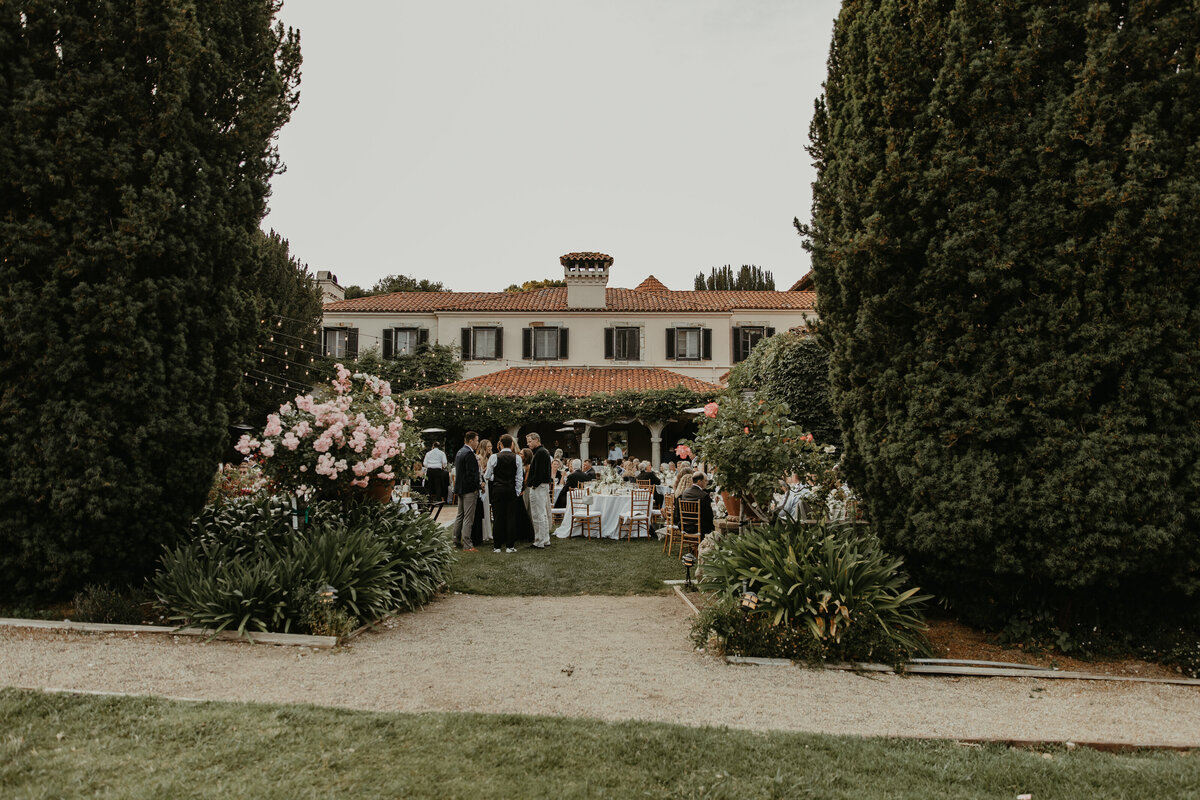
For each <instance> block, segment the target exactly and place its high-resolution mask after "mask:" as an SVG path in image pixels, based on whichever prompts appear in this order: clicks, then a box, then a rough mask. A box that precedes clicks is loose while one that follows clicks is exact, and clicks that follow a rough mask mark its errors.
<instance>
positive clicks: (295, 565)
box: [152, 498, 453, 633]
mask: <svg viewBox="0 0 1200 800" xmlns="http://www.w3.org/2000/svg"><path fill="white" fill-rule="evenodd" d="M309 516H310V519H311V520H312V521H311V523H310V524H309V525H307V527H305V528H304V529H303V530H300V531H296V530H293V528H292V516H291V509H290V508H289V507H288V506H286V505H285V504H284V501H283V500H282V499H279V498H265V499H255V498H247V499H246V500H240V501H239V500H234V501H231V502H228V503H225V504H222V505H220V506H213V507H208V508H206V509H205V511H204V513H203V514H201V515H200V516H199V517H197V519H196V520H195V522H194V523H193V538H192V541H191V542H189V543H188V544H185V545H181V546H179V547H177V548H175V549H173V550H170V551H168V552H166V553H165V554H164V555H163V557H162V560H161V568H160V569H159V572H158V573H157V574H156V575H155V577H154V580H153V582H152V585H153V588H154V591H155V593H156V595H157V596H158V598H159V602H160V603H161V604H162V605H163V606H164V607H165V608H167V609H169V610H170V613H171V617H170V618H171V619H172V620H174V621H177V622H180V623H183V624H190V625H199V626H202V627H207V628H212V629H215V630H225V629H226V628H231V629H234V630H237V631H238V632H239V633H244V632H245V631H246V630H252V631H282V632H289V631H292V630H303V631H309V632H311V631H312V630H313V628H312V625H313V624H314V623H313V620H314V619H316V617H314V615H313V613H312V600H313V598H314V596H315V589H313V587H323V586H325V585H330V586H332V587H333V588H334V589H335V590H336V592H337V599H336V602H335V603H334V604H333V605H332V607H330V608H328V609H325V610H324V611H323V612H322V614H324V616H323V617H321V618H320V619H319V620H318V622H319V627H322V628H325V629H330V628H337V629H341V628H342V627H345V626H347V625H348V626H350V627H351V628H353V626H354V625H356V624H357V623H358V621H359V620H370V619H377V618H379V617H381V616H383V615H385V614H388V613H390V612H393V611H399V610H412V609H415V608H418V607H419V606H421V605H422V604H424V603H426V602H428V601H429V600H430V599H432V598H433V596H434V595H435V594H437V592H438V590H439V589H440V588H441V587H442V586H443V585H444V584H445V578H446V574H447V571H448V570H449V566H450V562H451V558H452V553H453V551H452V548H451V546H450V543H449V542H448V541H447V540H446V537H444V536H442V535H441V532H440V529H439V528H438V526H437V524H436V523H434V522H433V521H432V520H429V519H428V518H427V517H424V516H420V515H411V514H399V513H398V512H397V511H396V509H395V508H394V507H392V506H389V505H383V504H378V503H361V504H357V505H342V504H339V503H332V502H330V503H315V504H313V506H312V507H310V509H309ZM342 617H344V620H342V619H341V618H342Z"/></svg>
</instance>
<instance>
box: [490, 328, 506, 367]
mask: <svg viewBox="0 0 1200 800" xmlns="http://www.w3.org/2000/svg"><path fill="white" fill-rule="evenodd" d="M493 330H494V331H496V356H495V357H496V358H497V359H500V358H504V328H493Z"/></svg>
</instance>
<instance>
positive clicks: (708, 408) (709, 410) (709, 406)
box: [704, 402, 719, 419]
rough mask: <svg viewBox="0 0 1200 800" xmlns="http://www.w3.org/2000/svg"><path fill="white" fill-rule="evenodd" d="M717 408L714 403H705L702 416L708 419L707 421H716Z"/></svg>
mask: <svg viewBox="0 0 1200 800" xmlns="http://www.w3.org/2000/svg"><path fill="white" fill-rule="evenodd" d="M718 407H719V406H717V404H716V403H715V402H714V403H705V404H704V416H706V417H708V418H709V419H716V418H717V408H718Z"/></svg>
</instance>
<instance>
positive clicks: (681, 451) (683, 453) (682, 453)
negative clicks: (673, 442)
mask: <svg viewBox="0 0 1200 800" xmlns="http://www.w3.org/2000/svg"><path fill="white" fill-rule="evenodd" d="M675 455H677V456H679V457H680V458H682V459H685V460H690V459H691V458H692V457H693V453H692V448H690V447H688V446H687V445H686V444H681V445H679V446H677V447H676V448H675Z"/></svg>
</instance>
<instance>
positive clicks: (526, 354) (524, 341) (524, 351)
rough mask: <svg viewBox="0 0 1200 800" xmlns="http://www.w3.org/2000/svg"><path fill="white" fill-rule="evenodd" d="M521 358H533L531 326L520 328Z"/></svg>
mask: <svg viewBox="0 0 1200 800" xmlns="http://www.w3.org/2000/svg"><path fill="white" fill-rule="evenodd" d="M521 358H523V359H525V360H526V361H528V360H529V359H531V358H533V328H522V329H521Z"/></svg>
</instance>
